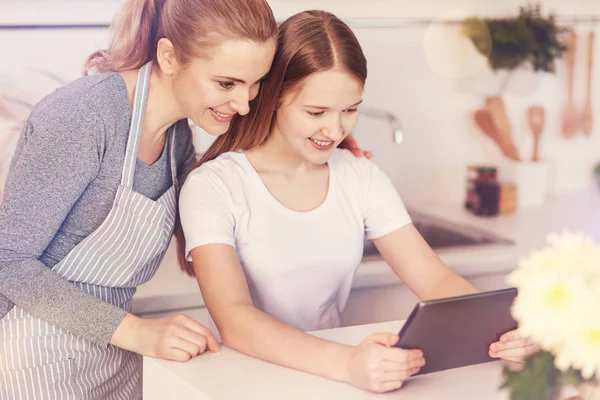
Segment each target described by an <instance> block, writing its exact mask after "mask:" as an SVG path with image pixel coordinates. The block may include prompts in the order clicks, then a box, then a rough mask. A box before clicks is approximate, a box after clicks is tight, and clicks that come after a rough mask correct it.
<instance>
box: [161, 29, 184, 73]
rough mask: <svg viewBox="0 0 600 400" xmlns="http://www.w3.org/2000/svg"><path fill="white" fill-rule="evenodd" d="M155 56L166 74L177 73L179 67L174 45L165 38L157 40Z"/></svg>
mask: <svg viewBox="0 0 600 400" xmlns="http://www.w3.org/2000/svg"><path fill="white" fill-rule="evenodd" d="M156 58H157V59H158V64H159V65H160V69H161V70H162V71H163V72H164V73H165V74H167V75H173V74H175V73H177V71H178V70H179V68H180V65H179V62H178V61H177V56H176V55H175V47H174V46H173V43H172V42H171V41H170V40H169V39H167V38H162V39H160V40H159V41H158V44H157V46H156Z"/></svg>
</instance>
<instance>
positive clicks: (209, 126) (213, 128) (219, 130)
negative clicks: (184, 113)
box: [194, 120, 231, 136]
mask: <svg viewBox="0 0 600 400" xmlns="http://www.w3.org/2000/svg"><path fill="white" fill-rule="evenodd" d="M199 122H200V123H196V121H194V123H195V124H196V125H197V126H198V127H199V128H201V129H202V130H203V131H204V132H206V133H208V134H209V135H211V136H221V135H223V134H224V133H226V132H227V130H228V129H229V127H230V126H231V123H229V124H217V123H214V122H212V121H210V122H208V123H206V121H203V120H200V121H199Z"/></svg>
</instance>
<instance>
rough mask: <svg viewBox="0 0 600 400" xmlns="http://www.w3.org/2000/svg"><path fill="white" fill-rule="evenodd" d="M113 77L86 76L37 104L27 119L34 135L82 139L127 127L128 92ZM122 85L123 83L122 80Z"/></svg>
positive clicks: (111, 75) (108, 75)
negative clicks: (114, 128) (117, 126)
mask: <svg viewBox="0 0 600 400" xmlns="http://www.w3.org/2000/svg"><path fill="white" fill-rule="evenodd" d="M119 79H120V77H119V76H118V74H116V73H104V74H99V75H92V76H85V77H82V78H79V79H76V80H75V81H73V82H71V83H69V84H67V85H65V86H63V87H61V88H59V89H57V90H55V91H54V92H52V93H50V94H48V95H47V96H45V97H44V98H43V99H42V100H40V101H39V102H38V103H37V104H36V105H35V107H34V108H33V110H32V111H31V114H30V116H29V123H30V124H31V125H32V126H33V128H34V132H48V133H49V134H51V135H53V136H55V137H56V136H61V135H62V136H67V137H69V138H72V139H85V138H86V137H88V138H90V137H94V136H96V137H97V136H98V135H101V134H103V133H105V132H106V128H107V127H109V126H110V127H114V126H115V124H127V123H128V121H129V117H130V115H129V107H128V103H127V89H126V88H125V86H124V82H119ZM121 81H122V80H121Z"/></svg>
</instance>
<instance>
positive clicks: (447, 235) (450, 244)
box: [363, 210, 514, 257]
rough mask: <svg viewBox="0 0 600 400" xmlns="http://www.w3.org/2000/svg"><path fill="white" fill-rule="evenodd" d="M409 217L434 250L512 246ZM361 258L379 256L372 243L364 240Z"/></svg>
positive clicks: (433, 220)
mask: <svg viewBox="0 0 600 400" xmlns="http://www.w3.org/2000/svg"><path fill="white" fill-rule="evenodd" d="M409 215H410V217H411V219H412V221H413V225H414V226H415V228H417V230H418V231H419V233H420V234H421V236H423V239H425V241H426V242H427V243H428V244H429V246H431V248H432V249H434V250H446V249H458V248H463V249H464V248H467V247H473V248H482V247H485V246H496V245H513V244H514V242H512V241H511V240H508V239H505V238H502V237H500V236H497V235H495V234H493V233H490V232H486V231H483V230H479V229H476V228H473V227H468V226H463V225H460V224H456V223H452V222H448V221H445V220H443V219H439V218H433V217H431V216H428V215H425V214H421V213H417V212H414V211H410V210H409ZM363 256H365V257H367V256H380V255H379V252H378V251H377V248H376V247H375V245H374V244H373V242H371V241H370V240H367V239H366V238H365V243H364V250H363Z"/></svg>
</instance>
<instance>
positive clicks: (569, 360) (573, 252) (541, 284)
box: [507, 232, 600, 377]
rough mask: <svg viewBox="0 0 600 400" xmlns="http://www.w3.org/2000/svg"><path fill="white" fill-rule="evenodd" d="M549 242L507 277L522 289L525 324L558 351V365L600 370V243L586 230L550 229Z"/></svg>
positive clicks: (517, 310) (519, 315) (516, 308)
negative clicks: (586, 234)
mask: <svg viewBox="0 0 600 400" xmlns="http://www.w3.org/2000/svg"><path fill="white" fill-rule="evenodd" d="M547 242H548V244H549V246H548V247H546V248H545V249H543V250H541V251H535V252H533V253H532V254H531V255H530V256H529V257H527V258H525V259H523V260H521V261H520V262H519V267H518V268H517V269H516V270H515V271H514V272H512V273H511V274H510V275H509V276H508V277H507V282H508V283H509V284H510V285H512V286H515V287H517V288H518V290H519V294H518V296H517V299H516V300H515V302H514V304H513V307H512V314H513V316H514V318H515V319H516V320H517V321H518V322H519V329H520V330H522V331H523V332H524V333H525V334H527V335H530V336H531V337H532V338H533V339H534V340H535V341H536V342H538V343H539V344H540V345H541V346H542V348H543V349H544V350H547V351H550V352H552V353H553V354H554V355H555V364H556V366H557V368H560V369H561V370H566V369H567V368H569V367H573V368H576V369H579V370H581V372H582V375H584V376H585V377H591V376H592V375H593V374H594V373H596V374H600V247H599V246H598V245H597V244H596V243H594V242H593V241H592V240H591V239H590V238H588V237H586V236H585V235H583V234H572V233H568V232H564V233H563V234H561V235H558V234H550V235H548V237H547Z"/></svg>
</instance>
